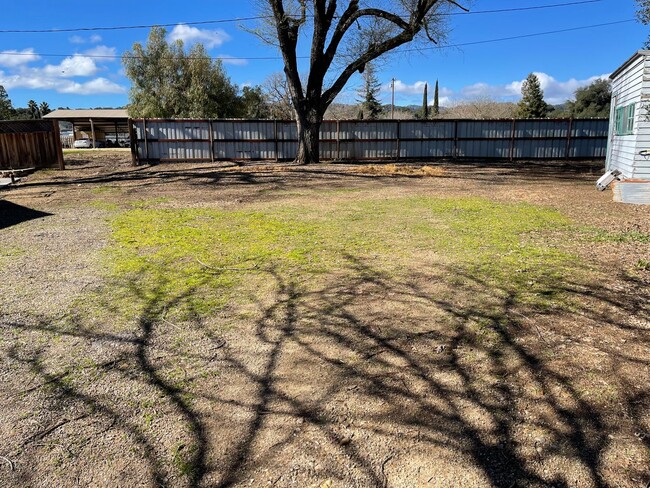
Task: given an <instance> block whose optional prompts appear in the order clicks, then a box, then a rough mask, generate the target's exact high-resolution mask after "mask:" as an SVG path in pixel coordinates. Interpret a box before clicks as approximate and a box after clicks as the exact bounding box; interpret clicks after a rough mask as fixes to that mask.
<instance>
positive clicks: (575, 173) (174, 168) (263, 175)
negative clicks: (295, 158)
mask: <svg viewBox="0 0 650 488" xmlns="http://www.w3.org/2000/svg"><path fill="white" fill-rule="evenodd" d="M386 164H394V163H386V162H382V164H380V166H381V165H386ZM402 164H404V165H407V166H408V165H411V163H399V165H402ZM422 164H428V165H432V166H437V167H440V168H442V169H443V171H442V172H441V174H440V175H437V176H435V177H433V178H428V177H427V178H423V177H422V176H418V175H405V174H395V175H391V174H382V175H378V174H367V173H365V172H364V171H363V169H364V167H365V166H367V165H364V164H349V163H333V164H321V165H309V166H295V165H288V164H286V163H269V162H260V163H246V164H241V165H233V164H232V163H216V164H212V163H210V164H208V163H205V164H190V163H187V164H172V163H164V164H159V165H151V166H149V165H146V166H137V167H134V166H127V165H124V166H123V168H122V169H119V170H115V168H114V167H111V168H108V169H107V170H106V171H104V172H99V173H98V174H93V175H92V176H86V175H82V176H79V175H75V176H74V177H69V176H67V175H64V176H65V177H57V178H56V179H52V180H40V181H33V182H32V181H27V182H24V183H22V184H21V187H24V188H35V187H41V186H47V187H50V186H53V187H59V186H63V187H65V186H72V185H79V184H82V185H106V184H112V183H121V184H131V183H138V187H139V188H143V187H146V186H155V185H161V184H167V183H170V182H183V183H186V184H190V185H194V186H199V187H200V186H206V187H209V186H215V185H222V186H226V185H227V186H230V187H232V186H237V185H240V186H253V185H262V184H272V185H276V186H277V187H278V188H288V187H295V186H296V185H304V184H305V182H306V181H310V182H318V181H320V180H323V181H328V185H331V184H332V181H333V180H337V179H341V180H345V181H346V182H349V181H350V180H357V181H364V180H368V179H372V180H375V181H379V182H385V183H386V184H390V183H391V182H393V181H394V180H396V179H405V178H407V179H434V180H435V179H440V178H461V177H462V178H463V179H467V180H476V181H484V182H490V183H496V182H499V181H502V182H503V181H507V180H513V179H516V180H533V181H543V182H544V183H545V184H552V183H553V182H561V181H575V180H585V179H589V180H592V179H594V178H595V177H596V176H595V175H598V174H599V171H600V170H599V168H600V167H601V166H602V164H600V163H590V162H586V163H572V164H568V163H562V164H558V163H556V162H548V163H541V162H535V163H531V162H529V163H520V164H516V163H512V162H508V161H488V162H486V161H482V162H472V161H466V162H451V161H440V162H429V163H418V164H415V166H416V167H419V166H421V165H422ZM84 169H87V168H85V167H80V168H79V170H84ZM594 171H595V173H594Z"/></svg>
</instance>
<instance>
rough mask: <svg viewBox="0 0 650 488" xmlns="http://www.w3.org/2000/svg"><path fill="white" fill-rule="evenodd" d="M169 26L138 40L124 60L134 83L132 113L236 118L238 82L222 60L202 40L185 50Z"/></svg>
mask: <svg viewBox="0 0 650 488" xmlns="http://www.w3.org/2000/svg"><path fill="white" fill-rule="evenodd" d="M166 33H167V31H166V30H165V29H164V28H162V27H154V28H152V29H151V32H150V33H149V38H148V39H147V44H146V46H142V45H141V44H140V43H138V42H136V43H135V44H134V45H133V50H132V51H127V52H126V53H125V54H124V56H123V58H122V62H123V64H124V68H125V70H126V75H127V76H128V77H129V78H130V79H131V81H132V82H133V86H132V87H131V91H130V93H129V100H130V104H129V115H131V116H132V117H161V118H174V117H179V118H180V117H199V118H216V117H232V116H235V115H236V111H237V108H238V100H237V87H236V86H235V85H233V84H232V83H231V82H230V79H229V78H228V76H227V74H226V72H225V70H224V68H223V64H222V63H221V61H218V60H216V61H215V60H212V59H211V58H210V56H209V55H208V54H207V52H206V50H205V47H204V46H203V45H202V44H200V43H198V44H195V45H194V46H193V47H192V48H191V49H190V51H189V53H186V52H185V48H184V45H183V42H182V41H180V40H177V41H175V42H173V43H171V44H170V43H168V42H167V40H166V38H165V36H166Z"/></svg>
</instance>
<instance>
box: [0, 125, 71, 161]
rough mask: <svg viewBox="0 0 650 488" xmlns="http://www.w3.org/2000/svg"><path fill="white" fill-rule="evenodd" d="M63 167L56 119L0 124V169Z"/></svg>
mask: <svg viewBox="0 0 650 488" xmlns="http://www.w3.org/2000/svg"><path fill="white" fill-rule="evenodd" d="M25 168H36V169H40V168H59V169H63V168H64V163H63V149H62V148H61V138H60V136H59V123H58V122H57V121H56V120H15V121H13V120H12V121H0V170H11V169H25Z"/></svg>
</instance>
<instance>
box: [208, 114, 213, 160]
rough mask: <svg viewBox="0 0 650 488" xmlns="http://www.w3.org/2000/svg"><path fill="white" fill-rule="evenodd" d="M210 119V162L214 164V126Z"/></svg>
mask: <svg viewBox="0 0 650 488" xmlns="http://www.w3.org/2000/svg"><path fill="white" fill-rule="evenodd" d="M212 122H213V121H212V119H208V131H209V133H210V162H212V163H214V126H213V125H212Z"/></svg>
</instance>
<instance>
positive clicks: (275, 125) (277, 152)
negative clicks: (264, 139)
mask: <svg viewBox="0 0 650 488" xmlns="http://www.w3.org/2000/svg"><path fill="white" fill-rule="evenodd" d="M273 141H274V144H273V152H274V153H275V162H276V163H277V162H278V161H280V149H279V148H280V144H279V143H278V119H277V118H274V119H273Z"/></svg>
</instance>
